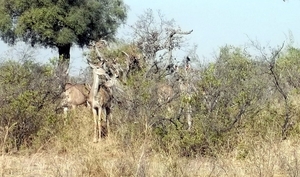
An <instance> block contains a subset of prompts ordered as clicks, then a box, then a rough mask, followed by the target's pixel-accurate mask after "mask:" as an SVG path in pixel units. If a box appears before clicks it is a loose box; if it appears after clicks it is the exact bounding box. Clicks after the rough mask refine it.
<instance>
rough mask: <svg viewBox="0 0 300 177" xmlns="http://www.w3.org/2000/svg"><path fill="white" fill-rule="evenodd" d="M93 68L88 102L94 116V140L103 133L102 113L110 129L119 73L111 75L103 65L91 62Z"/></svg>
mask: <svg viewBox="0 0 300 177" xmlns="http://www.w3.org/2000/svg"><path fill="white" fill-rule="evenodd" d="M89 65H90V67H91V68H92V69H93V84H92V88H91V91H90V94H89V98H88V102H89V103H90V105H91V108H92V112H93V117H94V142H98V139H99V138H101V135H102V115H103V118H104V119H103V120H104V121H105V123H106V127H107V129H106V130H107V131H108V129H109V119H111V106H112V104H111V102H112V99H113V93H112V87H113V86H114V85H115V82H116V78H117V75H116V74H113V76H109V75H108V74H107V72H106V71H105V70H104V69H103V68H102V67H103V66H101V65H94V64H92V63H89ZM101 76H104V81H103V82H100V79H99V78H100V77H101Z"/></svg>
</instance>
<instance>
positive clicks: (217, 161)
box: [0, 111, 300, 177]
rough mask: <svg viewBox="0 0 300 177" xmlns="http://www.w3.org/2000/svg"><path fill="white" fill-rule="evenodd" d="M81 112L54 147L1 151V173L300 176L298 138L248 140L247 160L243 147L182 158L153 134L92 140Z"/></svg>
mask: <svg viewBox="0 0 300 177" xmlns="http://www.w3.org/2000/svg"><path fill="white" fill-rule="evenodd" d="M81 112H83V113H85V116H75V117H73V118H72V123H70V122H69V125H68V126H67V127H68V128H66V130H65V131H64V135H61V136H59V137H57V138H56V139H55V141H54V142H52V144H51V146H49V147H51V148H45V147H43V148H40V149H39V150H38V151H37V152H35V153H33V154H30V155H24V154H26V153H19V154H14V155H10V154H5V155H3V156H2V157H1V159H0V164H2V166H1V176H14V177H17V176H22V177H26V176H28V177H29V176H43V177H46V176H47V177H48V176H55V177H56V176H63V177H68V176H70V177H74V176H100V177H101V176H104V177H105V176H109V177H120V176H141V177H144V176H153V177H157V176H163V177H168V176H170V177H174V176H175V177H176V176H180V177H181V176H300V174H299V173H300V166H299V164H298V163H299V162H298V161H299V159H300V145H299V141H298V140H296V139H294V140H291V139H289V140H285V141H281V142H280V141H273V142H265V141H259V142H249V145H248V148H247V152H246V154H247V155H245V156H243V157H244V158H241V154H243V153H245V152H244V150H243V149H241V148H238V147H237V148H236V149H235V150H234V151H233V152H231V153H229V154H222V155H221V154H220V155H218V157H211V158H208V157H207V158H205V157H198V158H184V157H179V156H178V155H176V154H175V153H172V152H170V153H169V154H166V153H163V152H157V151H154V150H153V148H152V146H153V145H152V144H153V143H152V142H151V141H152V140H151V138H145V139H142V140H136V141H131V143H130V144H127V145H126V146H125V144H124V142H123V141H122V140H120V136H117V135H116V134H115V133H111V134H110V136H109V137H107V138H106V139H105V140H102V141H101V142H99V143H96V144H95V143H92V127H93V121H92V120H91V118H89V117H90V116H89V113H88V112H85V111H81ZM78 115H83V114H82V113H81V114H78ZM44 146H47V145H44Z"/></svg>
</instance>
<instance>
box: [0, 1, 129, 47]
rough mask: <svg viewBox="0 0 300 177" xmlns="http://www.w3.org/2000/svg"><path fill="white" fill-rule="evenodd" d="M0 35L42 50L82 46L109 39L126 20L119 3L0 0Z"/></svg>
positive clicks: (9, 40)
mask: <svg viewBox="0 0 300 177" xmlns="http://www.w3.org/2000/svg"><path fill="white" fill-rule="evenodd" d="M0 3H1V8H0V14H1V15H0V19H1V20H0V35H1V38H2V39H3V40H4V41H5V42H7V43H14V42H15V41H16V39H18V38H20V39H21V40H23V41H25V42H27V43H30V44H31V45H35V44H41V45H42V46H45V47H58V46H64V45H66V44H72V43H75V44H78V45H79V46H84V45H87V44H89V42H90V41H91V40H97V39H99V38H102V37H105V38H112V37H113V35H114V34H115V32H116V30H117V27H118V26H119V25H120V24H121V23H122V22H124V20H125V19H126V7H125V5H124V3H123V1H122V0H101V1H94V0H82V1H79V0H76V1H63V0H56V1H49V0H43V1H34V0H30V1H24V0H14V1H12V0H1V2H0Z"/></svg>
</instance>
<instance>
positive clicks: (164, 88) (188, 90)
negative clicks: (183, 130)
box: [157, 57, 196, 130]
mask: <svg viewBox="0 0 300 177" xmlns="http://www.w3.org/2000/svg"><path fill="white" fill-rule="evenodd" d="M189 62H190V58H188V57H187V58H186V61H185V65H184V72H183V75H182V76H179V78H175V79H176V81H174V82H172V85H173V86H171V85H170V84H169V85H168V84H160V85H158V87H157V95H158V102H159V103H160V104H166V103H168V102H170V101H171V99H174V98H175V97H177V96H180V95H181V97H182V98H183V100H184V101H182V102H181V105H180V107H181V108H180V110H179V112H181V111H182V110H185V118H186V121H187V124H188V130H191V128H192V116H191V113H192V107H191V104H190V100H191V97H192V92H195V91H196V89H195V88H194V86H193V84H191V83H190V79H189V77H188V71H189V69H190V65H189ZM168 67H169V68H167V69H169V70H171V69H172V70H174V71H173V72H172V73H173V74H174V75H175V74H178V72H179V71H178V69H179V68H178V67H177V66H171V65H168ZM174 75H173V76H174ZM177 76H178V75H177ZM167 110H168V112H170V111H171V108H170V107H169V106H168V107H167Z"/></svg>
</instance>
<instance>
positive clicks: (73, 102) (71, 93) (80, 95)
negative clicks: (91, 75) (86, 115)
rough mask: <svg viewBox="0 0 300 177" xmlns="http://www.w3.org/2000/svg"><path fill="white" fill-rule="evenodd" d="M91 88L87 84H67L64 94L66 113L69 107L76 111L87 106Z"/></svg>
mask: <svg viewBox="0 0 300 177" xmlns="http://www.w3.org/2000/svg"><path fill="white" fill-rule="evenodd" d="M89 92H90V88H89V87H88V86H87V85H86V84H71V83H67V84H66V85H65V88H64V92H63V93H62V103H61V105H62V107H63V108H64V113H66V111H67V110H68V108H69V107H71V108H72V109H75V107H76V106H79V105H83V104H87V100H88V96H89Z"/></svg>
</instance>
